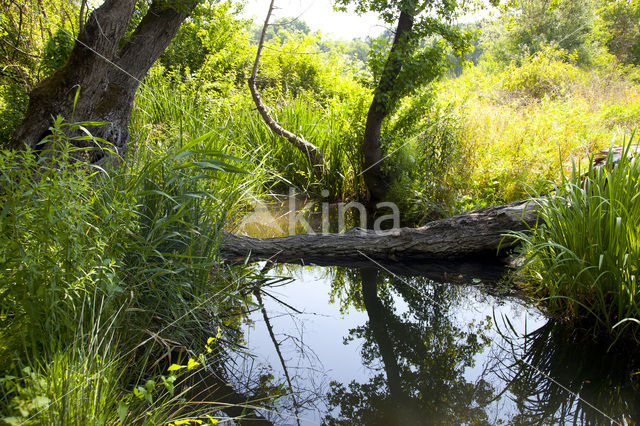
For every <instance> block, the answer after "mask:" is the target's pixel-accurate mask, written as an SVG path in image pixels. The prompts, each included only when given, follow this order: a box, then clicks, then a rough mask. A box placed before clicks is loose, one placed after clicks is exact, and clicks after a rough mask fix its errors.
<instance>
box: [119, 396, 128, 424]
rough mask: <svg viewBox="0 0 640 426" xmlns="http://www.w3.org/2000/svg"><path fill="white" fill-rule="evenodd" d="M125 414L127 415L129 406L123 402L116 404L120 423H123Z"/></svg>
mask: <svg viewBox="0 0 640 426" xmlns="http://www.w3.org/2000/svg"><path fill="white" fill-rule="evenodd" d="M127 414H129V406H128V405H127V404H126V403H125V402H124V401H120V402H118V419H120V423H124V419H126V418H127Z"/></svg>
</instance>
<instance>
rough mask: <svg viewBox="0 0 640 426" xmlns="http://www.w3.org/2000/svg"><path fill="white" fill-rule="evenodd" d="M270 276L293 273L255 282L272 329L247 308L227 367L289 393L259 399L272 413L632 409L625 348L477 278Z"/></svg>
mask: <svg viewBox="0 0 640 426" xmlns="http://www.w3.org/2000/svg"><path fill="white" fill-rule="evenodd" d="M271 274H272V275H293V276H294V279H293V281H292V282H291V283H289V284H287V285H284V286H281V287H277V288H264V289H263V291H264V292H265V294H263V297H262V298H261V299H263V303H264V306H265V311H266V312H267V313H268V316H269V322H270V326H271V328H272V332H273V337H275V338H271V337H270V333H269V332H268V330H267V327H266V325H265V321H264V319H263V318H262V315H261V313H260V311H256V312H254V313H253V314H251V315H250V318H251V320H252V321H253V322H254V325H253V326H252V327H249V328H247V330H246V341H247V342H246V343H247V347H248V351H247V353H248V355H246V356H245V357H244V358H243V359H242V360H241V361H239V362H238V364H237V365H238V366H239V367H237V368H238V369H239V370H242V369H244V370H246V371H245V373H247V374H250V371H248V370H251V369H255V368H256V365H257V364H262V365H261V366H260V368H261V369H267V370H268V371H269V372H270V373H271V374H273V376H274V380H273V382H274V383H273V384H274V385H275V386H276V388H277V386H278V385H279V386H280V390H281V394H285V395H289V396H283V397H280V398H277V399H276V400H275V402H272V403H271V404H270V405H269V410H264V411H263V415H264V416H265V418H268V419H269V420H270V421H272V422H273V423H275V424H296V420H294V419H293V417H292V416H294V415H295V413H296V412H298V414H299V417H301V418H302V421H301V423H302V424H314V423H315V424H328V425H343V424H344V425H347V424H348V425H351V424H366V425H377V424H385V425H387V424H391V425H392V424H403V425H411V424H460V423H467V424H470V423H473V424H540V423H544V424H554V423H567V422H576V423H607V422H611V421H612V420H611V419H613V421H615V422H620V423H623V422H624V421H625V420H626V421H627V422H630V423H631V422H637V421H638V418H639V416H638V407H640V401H639V400H638V395H639V392H638V390H639V389H638V385H639V383H638V379H640V375H633V374H632V373H633V372H634V371H640V369H634V367H637V365H638V364H637V363H636V362H635V360H634V358H633V357H631V356H630V355H628V354H626V353H622V354H621V353H615V354H609V355H607V354H605V352H604V351H605V350H606V347H603V346H602V345H593V347H588V348H587V347H585V345H584V343H581V342H576V341H575V339H574V338H572V335H571V334H570V333H568V331H567V329H566V328H562V327H558V326H554V325H553V324H552V323H548V322H547V320H546V319H545V318H544V317H543V316H542V315H541V314H540V313H539V312H537V311H536V310H534V309H531V308H527V307H525V306H524V305H523V304H522V302H520V301H519V300H517V299H514V298H508V297H497V296H495V295H491V294H488V292H486V291H485V290H484V289H483V287H482V286H479V285H476V284H477V280H475V281H474V280H470V281H469V283H468V284H467V285H452V284H440V283H436V282H433V281H431V280H430V279H428V278H426V277H422V276H418V277H400V276H398V275H396V274H395V273H388V272H386V271H379V270H377V269H372V268H360V269H346V268H318V267H316V268H309V267H280V268H279V269H277V270H275V271H272V273H271ZM267 294H268V295H267ZM274 345H278V347H279V350H280V352H281V353H280V354H276V351H275V350H274ZM281 361H284V364H285V368H286V369H288V370H289V371H288V374H289V376H290V380H286V379H285V374H284V371H283V367H282V366H281V364H282V362H281ZM247 363H248V364H250V365H251V366H252V368H251V369H247V368H246V366H247V365H248V364H247ZM238 376H239V377H241V376H242V375H238ZM239 380H240V379H239ZM289 381H290V382H291V388H292V390H293V392H295V395H296V397H295V398H292V397H291V396H290V392H289V385H288V382H289ZM295 402H297V405H299V407H294V406H293V405H296V404H295ZM589 404H591V405H593V406H594V407H596V408H595V409H594V408H593V407H591V405H589ZM603 413H604V414H603ZM623 424H624V423H623Z"/></svg>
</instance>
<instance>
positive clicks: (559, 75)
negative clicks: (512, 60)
mask: <svg viewBox="0 0 640 426" xmlns="http://www.w3.org/2000/svg"><path fill="white" fill-rule="evenodd" d="M572 60H575V57H574V56H573V55H569V54H568V52H567V51H565V50H558V49H555V48H552V47H546V48H545V49H544V50H542V51H540V52H537V53H535V54H534V55H533V56H530V57H529V58H528V59H527V60H526V61H525V62H524V63H523V64H522V66H516V65H515V64H511V65H510V66H509V67H508V68H507V70H506V71H505V72H504V77H503V81H502V87H503V89H504V90H506V91H507V92H508V93H509V94H510V95H511V96H514V97H520V98H532V99H542V98H544V97H551V98H556V97H561V96H565V95H566V94H568V92H569V90H570V89H571V87H572V86H573V85H575V84H576V83H579V77H580V70H579V69H578V68H576V67H575V66H574V65H571V63H570V62H567V61H572Z"/></svg>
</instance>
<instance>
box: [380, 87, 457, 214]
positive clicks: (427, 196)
mask: <svg viewBox="0 0 640 426" xmlns="http://www.w3.org/2000/svg"><path fill="white" fill-rule="evenodd" d="M383 142H384V144H385V147H386V149H387V150H388V151H389V152H394V155H393V156H392V157H391V158H390V160H389V162H388V164H387V166H386V168H387V173H390V174H394V175H395V176H396V180H395V183H394V186H393V187H392V188H391V190H390V192H389V199H390V200H391V201H393V202H395V203H396V204H398V206H399V207H400V210H401V211H402V215H403V221H404V222H405V223H406V224H407V225H408V226H412V225H416V224H424V223H426V222H428V221H430V220H435V219H440V218H443V217H446V216H450V215H451V214H452V213H454V212H455V211H456V209H457V208H458V200H457V196H458V189H460V188H459V187H460V182H459V179H458V177H457V176H456V175H455V173H456V170H457V167H458V162H459V161H460V156H461V142H462V141H461V123H460V120H459V117H457V115H456V112H455V111H454V108H453V105H452V104H449V105H440V104H439V103H438V101H437V99H436V98H435V94H434V93H433V92H431V91H425V92H423V93H421V94H420V95H419V96H414V97H412V98H410V99H409V100H407V101H406V102H404V104H403V105H402V106H401V107H400V109H399V111H398V112H397V113H396V114H395V115H394V116H393V117H392V118H391V119H390V120H389V121H388V123H387V124H386V126H385V138H384V139H383Z"/></svg>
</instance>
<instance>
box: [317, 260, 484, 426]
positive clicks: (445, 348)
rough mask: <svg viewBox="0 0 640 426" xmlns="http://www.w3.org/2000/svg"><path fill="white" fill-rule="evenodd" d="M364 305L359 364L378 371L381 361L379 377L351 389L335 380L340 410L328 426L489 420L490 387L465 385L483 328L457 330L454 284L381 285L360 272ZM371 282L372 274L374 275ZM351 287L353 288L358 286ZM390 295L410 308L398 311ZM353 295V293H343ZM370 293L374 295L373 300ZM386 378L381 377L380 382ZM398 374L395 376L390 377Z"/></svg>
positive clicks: (355, 333) (333, 401) (333, 399)
mask: <svg viewBox="0 0 640 426" xmlns="http://www.w3.org/2000/svg"><path fill="white" fill-rule="evenodd" d="M362 276H363V277H364V278H365V279H364V280H363V281H362V283H361V286H362V298H363V300H362V302H360V303H364V305H365V306H366V307H367V313H368V314H369V319H370V321H369V324H368V327H364V326H363V327H358V328H356V329H354V330H352V332H351V338H362V339H364V341H365V343H364V344H363V347H362V357H363V363H364V365H366V366H368V367H369V368H371V369H375V368H376V367H375V364H377V362H378V360H380V359H381V360H382V364H383V366H384V370H385V372H384V373H379V374H376V375H375V376H374V377H373V378H372V379H371V380H370V382H369V383H364V384H361V383H356V382H352V383H350V384H349V385H348V386H345V385H343V384H339V383H333V384H332V389H331V392H330V394H329V404H330V407H332V408H338V407H339V408H340V414H339V416H337V417H333V416H332V415H330V416H328V417H327V418H326V419H325V421H326V422H327V423H329V424H397V423H398V422H403V423H406V422H412V423H416V422H420V421H425V420H428V421H429V422H430V423H447V422H451V421H454V420H455V421H456V422H459V421H461V422H467V423H486V422H487V421H488V419H487V414H486V413H485V411H484V407H485V406H486V405H488V403H489V402H490V399H491V397H492V396H493V389H492V388H491V386H490V385H489V384H488V383H486V382H484V381H480V382H478V383H475V384H474V383H469V382H467V380H466V379H465V377H464V370H465V368H466V367H470V366H472V365H473V363H474V360H473V359H474V356H475V355H476V354H478V353H479V352H480V351H482V349H483V348H484V347H485V346H486V345H487V344H488V339H487V338H486V336H485V335H484V330H485V329H484V324H476V325H470V327H469V328H468V329H467V330H463V329H461V328H460V327H459V326H457V325H456V324H455V323H454V322H453V321H452V319H451V318H450V317H449V316H448V315H447V314H448V311H449V307H450V306H452V302H453V300H455V299H456V298H457V297H458V293H457V290H456V288H455V287H452V286H449V285H437V284H433V283H431V282H429V281H427V280H426V279H424V278H413V279H411V280H410V281H406V282H402V281H400V280H399V279H396V278H392V277H384V278H383V279H382V280H378V282H380V283H381V285H380V286H379V290H380V293H381V295H382V296H380V297H378V296H377V290H378V286H377V285H376V281H375V278H373V281H372V280H371V278H372V277H371V275H370V274H369V273H366V272H364V273H363V275H362ZM373 277H375V274H374V275H373ZM351 286H352V288H357V284H356V283H355V282H352V283H351ZM392 293H395V294H396V295H399V296H401V297H402V299H403V300H404V302H405V303H407V305H408V311H407V312H406V313H405V314H403V315H401V316H400V315H398V314H396V313H395V309H394V308H393V306H392V304H391V302H392V300H393V299H392V297H391V295H392ZM348 294H350V295H351V296H353V292H351V293H348ZM372 296H373V297H372ZM385 376H386V377H385ZM394 376H395V377H394Z"/></svg>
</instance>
